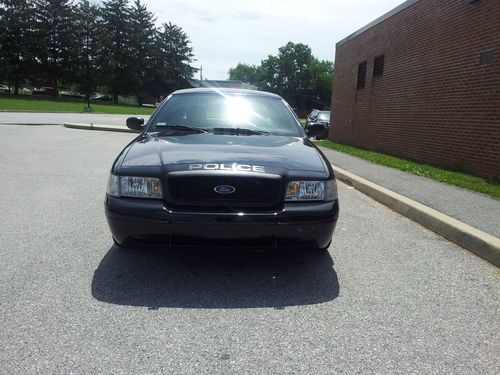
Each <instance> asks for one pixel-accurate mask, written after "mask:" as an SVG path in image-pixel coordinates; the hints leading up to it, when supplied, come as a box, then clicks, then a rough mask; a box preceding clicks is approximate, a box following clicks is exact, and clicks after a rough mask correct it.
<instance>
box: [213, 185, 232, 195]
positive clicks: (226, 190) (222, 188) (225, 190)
mask: <svg viewBox="0 0 500 375" xmlns="http://www.w3.org/2000/svg"><path fill="white" fill-rule="evenodd" d="M214 191H215V192H216V193H219V194H232V193H234V192H235V191H236V188H235V187H234V186H231V185H219V186H216V187H214Z"/></svg>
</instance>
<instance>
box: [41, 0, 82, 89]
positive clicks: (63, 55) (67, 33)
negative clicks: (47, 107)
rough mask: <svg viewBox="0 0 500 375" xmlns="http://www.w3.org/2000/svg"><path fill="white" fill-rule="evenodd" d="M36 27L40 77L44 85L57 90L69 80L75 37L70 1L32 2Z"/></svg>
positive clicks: (46, 0) (73, 16)
mask: <svg viewBox="0 0 500 375" xmlns="http://www.w3.org/2000/svg"><path fill="white" fill-rule="evenodd" d="M35 5H36V27H37V30H36V31H37V35H38V37H39V42H38V43H37V44H36V45H35V46H36V47H35V46H32V48H33V49H35V48H36V56H37V61H39V62H40V63H41V70H40V73H41V74H40V75H41V76H44V77H45V79H46V82H47V84H49V85H51V86H53V87H57V86H58V83H60V82H61V81H63V80H65V79H66V80H67V81H69V80H71V76H72V71H73V68H74V61H73V57H74V55H75V54H74V50H75V45H74V43H75V35H74V30H75V28H74V23H75V14H74V12H73V2H72V0H35Z"/></svg>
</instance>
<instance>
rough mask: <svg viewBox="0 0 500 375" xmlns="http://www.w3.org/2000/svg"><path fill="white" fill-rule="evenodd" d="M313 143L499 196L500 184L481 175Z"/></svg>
mask: <svg viewBox="0 0 500 375" xmlns="http://www.w3.org/2000/svg"><path fill="white" fill-rule="evenodd" d="M315 143H316V144H317V145H318V146H321V147H327V148H331V149H333V150H336V151H340V152H343V153H346V154H349V155H353V156H357V157H358V158H361V159H365V160H368V161H371V162H373V163H376V164H380V165H385V166H386V167H391V168H395V169H399V170H401V171H404V172H408V173H412V174H415V175H418V176H424V177H428V178H432V179H433V180H437V181H440V182H444V183H447V184H450V185H455V186H459V187H462V188H465V189H469V190H473V191H477V192H479V193H483V194H487V195H491V196H492V197H496V198H500V184H498V183H494V182H489V181H487V180H485V179H483V178H481V177H477V176H473V175H470V174H466V173H462V172H456V171H450V170H446V169H442V168H439V167H435V166H432V165H428V164H423V163H418V162H415V161H411V160H407V159H403V158H398V157H395V156H390V155H386V154H382V153H380V152H375V151H368V150H363V149H360V148H357V147H352V146H347V145H342V144H340V143H335V142H332V141H328V140H321V141H316V142H315Z"/></svg>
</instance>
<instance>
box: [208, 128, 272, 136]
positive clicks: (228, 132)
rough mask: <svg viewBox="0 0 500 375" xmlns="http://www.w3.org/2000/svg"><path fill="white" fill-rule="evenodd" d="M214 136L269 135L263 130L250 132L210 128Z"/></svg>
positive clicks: (236, 129) (243, 129) (237, 129)
mask: <svg viewBox="0 0 500 375" xmlns="http://www.w3.org/2000/svg"><path fill="white" fill-rule="evenodd" d="M210 130H212V131H213V133H214V134H231V135H269V134H270V133H269V132H266V131H263V130H252V129H245V128H212V129H210Z"/></svg>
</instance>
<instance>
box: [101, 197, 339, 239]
mask: <svg viewBox="0 0 500 375" xmlns="http://www.w3.org/2000/svg"><path fill="white" fill-rule="evenodd" d="M105 211H106V217H107V220H108V224H109V227H110V229H111V233H112V235H113V238H114V240H115V241H116V242H117V243H118V244H119V245H122V246H141V245H145V246H161V247H165V246H167V247H182V246H188V247H217V248H221V247H233V248H234V247H238V248H247V247H249V248H276V247H317V248H324V247H326V246H328V244H329V243H330V241H331V238H332V235H333V232H334V230H335V225H336V223H337V219H338V213H339V205H338V201H334V202H320V203H305V202H304V203H294V204H286V205H284V207H283V208H281V209H279V210H276V211H268V212H237V211H235V212H205V211H203V212H198V211H194V210H192V211H191V212H188V211H174V210H171V209H169V208H168V207H166V206H165V205H164V203H163V202H161V201H152V200H145V199H125V198H115V197H111V196H106V201H105Z"/></svg>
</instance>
